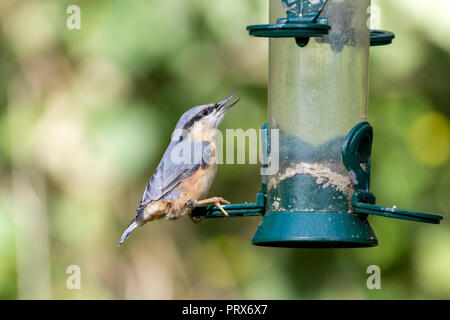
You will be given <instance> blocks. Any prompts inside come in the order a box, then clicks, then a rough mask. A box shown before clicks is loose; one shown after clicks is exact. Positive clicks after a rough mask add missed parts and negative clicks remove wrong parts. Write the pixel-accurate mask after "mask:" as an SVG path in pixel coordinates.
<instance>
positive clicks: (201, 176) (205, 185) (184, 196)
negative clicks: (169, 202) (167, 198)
mask: <svg viewBox="0 0 450 320" xmlns="http://www.w3.org/2000/svg"><path fill="white" fill-rule="evenodd" d="M216 173H217V164H210V165H208V166H206V167H204V168H201V169H199V170H197V171H196V172H195V173H194V174H192V175H191V176H190V177H188V178H186V179H184V180H183V182H181V183H180V185H179V186H178V187H177V189H178V191H179V197H178V199H176V200H173V204H174V206H173V209H174V211H176V212H179V213H180V214H184V213H186V212H185V211H186V210H185V209H186V208H185V204H186V202H187V201H189V200H202V199H205V198H206V197H207V195H208V192H209V188H210V187H211V184H212V182H213V180H214V178H215V176H216Z"/></svg>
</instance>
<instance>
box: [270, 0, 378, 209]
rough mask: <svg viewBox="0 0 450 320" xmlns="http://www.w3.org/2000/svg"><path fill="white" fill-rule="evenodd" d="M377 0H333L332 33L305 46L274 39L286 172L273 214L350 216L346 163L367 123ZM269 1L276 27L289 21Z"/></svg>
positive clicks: (276, 121) (275, 179)
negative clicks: (350, 136)
mask: <svg viewBox="0 0 450 320" xmlns="http://www.w3.org/2000/svg"><path fill="white" fill-rule="evenodd" d="M369 6H370V0H329V1H328V3H327V4H326V6H325V8H324V10H323V12H322V13H321V16H324V17H327V18H328V23H329V25H330V26H331V30H330V32H329V34H328V35H326V36H324V37H322V38H311V39H310V40H309V43H308V45H307V46H306V47H304V48H300V47H299V46H297V44H296V42H295V39H293V38H270V40H269V127H270V128H271V129H279V135H280V139H279V164H280V166H279V171H278V172H277V173H276V174H273V175H271V176H269V177H268V180H267V181H268V185H267V186H268V197H267V211H269V212H276V211H305V212H306V211H326V212H348V211H349V210H351V208H350V199H351V195H352V194H353V191H354V189H353V184H352V182H351V179H350V176H349V174H348V172H347V171H346V169H345V167H344V165H343V163H342V158H341V147H342V143H343V141H344V138H345V137H346V135H347V133H348V132H349V131H350V129H351V128H352V127H353V126H355V125H356V124H357V123H359V122H361V121H365V120H366V118H367V90H368V63H369V60H368V59H369V43H370V30H369V28H368V26H367V19H368V14H367V8H368V7H369ZM285 15H286V13H285V10H284V8H283V6H282V4H281V1H280V0H270V23H275V21H276V19H277V18H279V17H283V16H285Z"/></svg>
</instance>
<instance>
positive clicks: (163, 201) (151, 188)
mask: <svg viewBox="0 0 450 320" xmlns="http://www.w3.org/2000/svg"><path fill="white" fill-rule="evenodd" d="M234 96H235V94H233V95H230V96H229V97H227V98H225V99H223V100H221V101H219V102H217V103H209V104H206V105H200V106H196V107H194V108H191V109H189V110H188V111H186V112H185V113H184V114H183V115H182V116H181V117H180V119H179V120H178V122H177V124H176V126H175V129H174V131H173V133H172V137H171V141H170V143H169V146H168V147H167V149H166V151H165V152H164V155H163V157H162V159H161V161H160V162H159V165H158V167H157V168H156V170H155V172H154V173H153V175H152V177H151V178H150V180H149V182H148V183H147V187H146V188H145V191H144V194H143V195H142V198H141V200H140V201H139V204H138V205H137V208H136V214H135V216H134V218H133V219H132V220H131V222H130V224H129V225H128V227H127V228H126V230H125V231H124V232H123V234H122V236H121V237H120V240H119V242H118V245H119V246H120V245H121V244H122V243H123V242H124V241H125V240H126V239H127V238H128V237H129V236H130V234H131V232H133V231H134V230H135V229H136V228H138V227H140V226H142V225H144V224H145V223H147V222H149V221H153V220H157V219H162V218H166V219H177V218H180V217H182V216H184V215H186V214H188V216H189V217H190V219H191V221H192V222H193V223H198V222H199V221H198V220H197V219H195V218H193V217H192V215H191V211H192V210H193V209H194V208H196V207H199V206H202V205H205V204H215V205H216V206H217V207H219V209H220V210H221V211H222V213H223V214H224V215H225V216H229V214H228V213H227V211H226V210H225V209H224V208H223V206H222V204H229V203H230V202H229V201H227V200H225V199H223V198H222V197H211V198H206V196H207V195H208V192H209V188H210V187H211V184H212V182H213V180H214V178H215V176H216V173H217V161H216V141H215V138H216V132H217V128H218V126H219V124H220V123H221V121H222V120H223V117H224V115H225V112H226V111H228V110H229V109H230V108H231V107H233V106H234V105H235V104H236V103H238V102H239V99H237V100H235V101H234V102H232V103H228V102H229V101H230V100H231V99H232V98H233V97H234Z"/></svg>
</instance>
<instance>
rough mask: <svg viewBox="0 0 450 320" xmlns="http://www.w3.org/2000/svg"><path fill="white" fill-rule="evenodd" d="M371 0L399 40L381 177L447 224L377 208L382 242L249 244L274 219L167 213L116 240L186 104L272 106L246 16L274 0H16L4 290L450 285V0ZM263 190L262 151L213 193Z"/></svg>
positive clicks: (235, 121)
mask: <svg viewBox="0 0 450 320" xmlns="http://www.w3.org/2000/svg"><path fill="white" fill-rule="evenodd" d="M71 4H77V5H79V6H80V8H81V29H80V30H69V29H67V28H66V19H67V17H68V16H69V15H68V14H67V13H66V8H67V7H68V6H69V5H71ZM373 4H375V5H378V6H379V7H380V8H381V27H382V28H383V29H387V30H391V31H394V32H395V33H396V35H397V39H396V40H395V42H394V44H393V45H391V46H389V47H381V48H372V49H371V67H370V84H371V87H370V102H369V121H370V122H371V123H372V125H373V126H374V128H375V144H374V150H373V167H372V190H373V192H374V193H375V194H376V196H377V200H378V203H380V204H385V205H397V206H398V207H400V208H405V209H414V210H422V211H426V212H434V213H439V214H442V215H443V216H444V221H443V223H442V224H441V225H439V226H434V225H427V224H417V223H412V222H406V221H400V220H394V219H383V218H377V217H372V218H371V220H370V221H371V224H372V227H373V228H374V230H375V232H376V234H377V236H378V238H379V242H380V245H379V246H378V247H376V248H367V249H337V250H325V249H323V250H322V249H319V250H317V249H309V250H308V249H279V248H261V247H255V246H252V245H251V243H250V240H251V237H252V235H253V233H254V231H255V229H256V226H257V224H258V222H259V219H260V218H236V219H226V220H218V219H214V220H210V221H203V222H202V223H200V224H199V225H193V224H192V223H191V222H190V221H189V219H187V218H183V219H180V220H178V221H168V222H167V221H161V222H155V223H152V224H149V225H146V226H145V227H144V228H142V229H140V230H138V231H137V232H135V233H134V234H133V236H132V237H131V238H130V239H129V241H128V242H126V243H125V245H124V246H122V247H117V245H116V243H117V240H118V238H119V237H120V235H121V233H122V231H123V229H124V228H125V227H126V225H127V224H128V222H129V220H130V219H131V217H132V216H133V214H134V210H135V207H136V204H137V202H138V200H139V199H140V196H141V194H142V192H143V190H144V187H145V185H146V183H147V180H148V178H149V177H150V176H151V174H152V173H153V170H154V169H155V168H156V166H157V164H158V161H159V159H160V157H161V155H162V153H163V151H164V149H165V148H166V146H167V144H168V142H169V137H170V134H171V131H172V129H173V127H174V125H175V123H176V121H177V119H178V117H179V116H180V115H181V114H182V113H183V112H184V111H185V110H186V109H187V108H188V107H192V106H195V105H198V104H203V103H209V102H214V101H217V100H219V99H221V98H223V97H225V96H227V95H229V94H230V93H233V92H237V93H238V95H239V97H240V98H241V103H240V105H239V106H238V107H237V108H236V109H234V110H233V111H231V112H230V113H229V114H227V117H226V119H225V120H224V122H223V125H222V127H224V128H225V127H226V128H244V129H247V128H259V127H260V126H261V125H262V124H263V123H264V122H265V121H266V117H267V115H266V100H267V91H266V85H267V40H265V39H257V38H251V37H249V36H248V34H247V32H246V30H245V27H246V26H247V25H249V24H257V23H264V22H266V21H267V19H268V2H267V1H263V0H227V1H225V0H221V1H207V0H132V1H122V0H103V1H92V0H89V1H87V0H85V1H77V0H72V1H66V0H23V1H20V0H17V1H15V0H2V1H1V2H0V298H3V299H5V298H12V299H16V298H20V299H23V298H31V299H36V298H42V299H51V298H54V299H56V298H57V299H80V298H85V299H112V298H119V299H173V298H177V299H187V298H192V299H197V298H202V299H227V298H239V299H240V298H242V299H259V298H268V299H304V298H307V299H325V298H337V299H347V298H354V299H366V298H369V299H380V298H387V299H400V298H413V299H416V298H425V299H428V298H447V299H448V298H450V227H449V224H448V221H449V219H450V217H449V207H450V197H449V192H450V170H449V154H450V123H449V121H450V120H449V119H450V89H449V84H450V20H449V19H448V17H449V15H450V3H449V2H448V1H446V0H433V1H421V0H409V1H389V0H383V1H382V0H380V1H373ZM259 188H260V176H259V167H258V166H257V165H222V166H221V167H220V168H219V172H218V175H217V178H216V181H215V183H214V185H213V187H212V190H211V194H214V195H221V196H223V197H224V198H226V199H229V200H232V201H233V202H244V201H254V197H255V194H256V192H257V191H258V190H259ZM372 264H376V265H379V266H380V268H381V272H382V275H381V280H382V289H381V290H368V289H367V287H366V279H367V277H368V275H367V274H366V268H367V267H368V266H369V265H372ZM69 265H78V266H79V267H80V268H81V289H80V290H68V289H67V288H66V279H67V277H68V274H66V269H67V267H68V266H69Z"/></svg>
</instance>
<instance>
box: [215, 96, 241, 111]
mask: <svg viewBox="0 0 450 320" xmlns="http://www.w3.org/2000/svg"><path fill="white" fill-rule="evenodd" d="M234 96H235V95H234V94H232V95H231V96H229V97H227V98H225V99H223V100H222V101H219V102H217V103H216V114H217V116H221V115H223V114H224V113H225V112H226V111H227V110H229V109H230V108H231V107H232V106H234V105H235V104H236V103H238V101H239V100H240V99H237V100H236V101H234V102H233V103H230V104H228V105H227V102H228V101H230V99H231V98H233V97H234Z"/></svg>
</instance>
